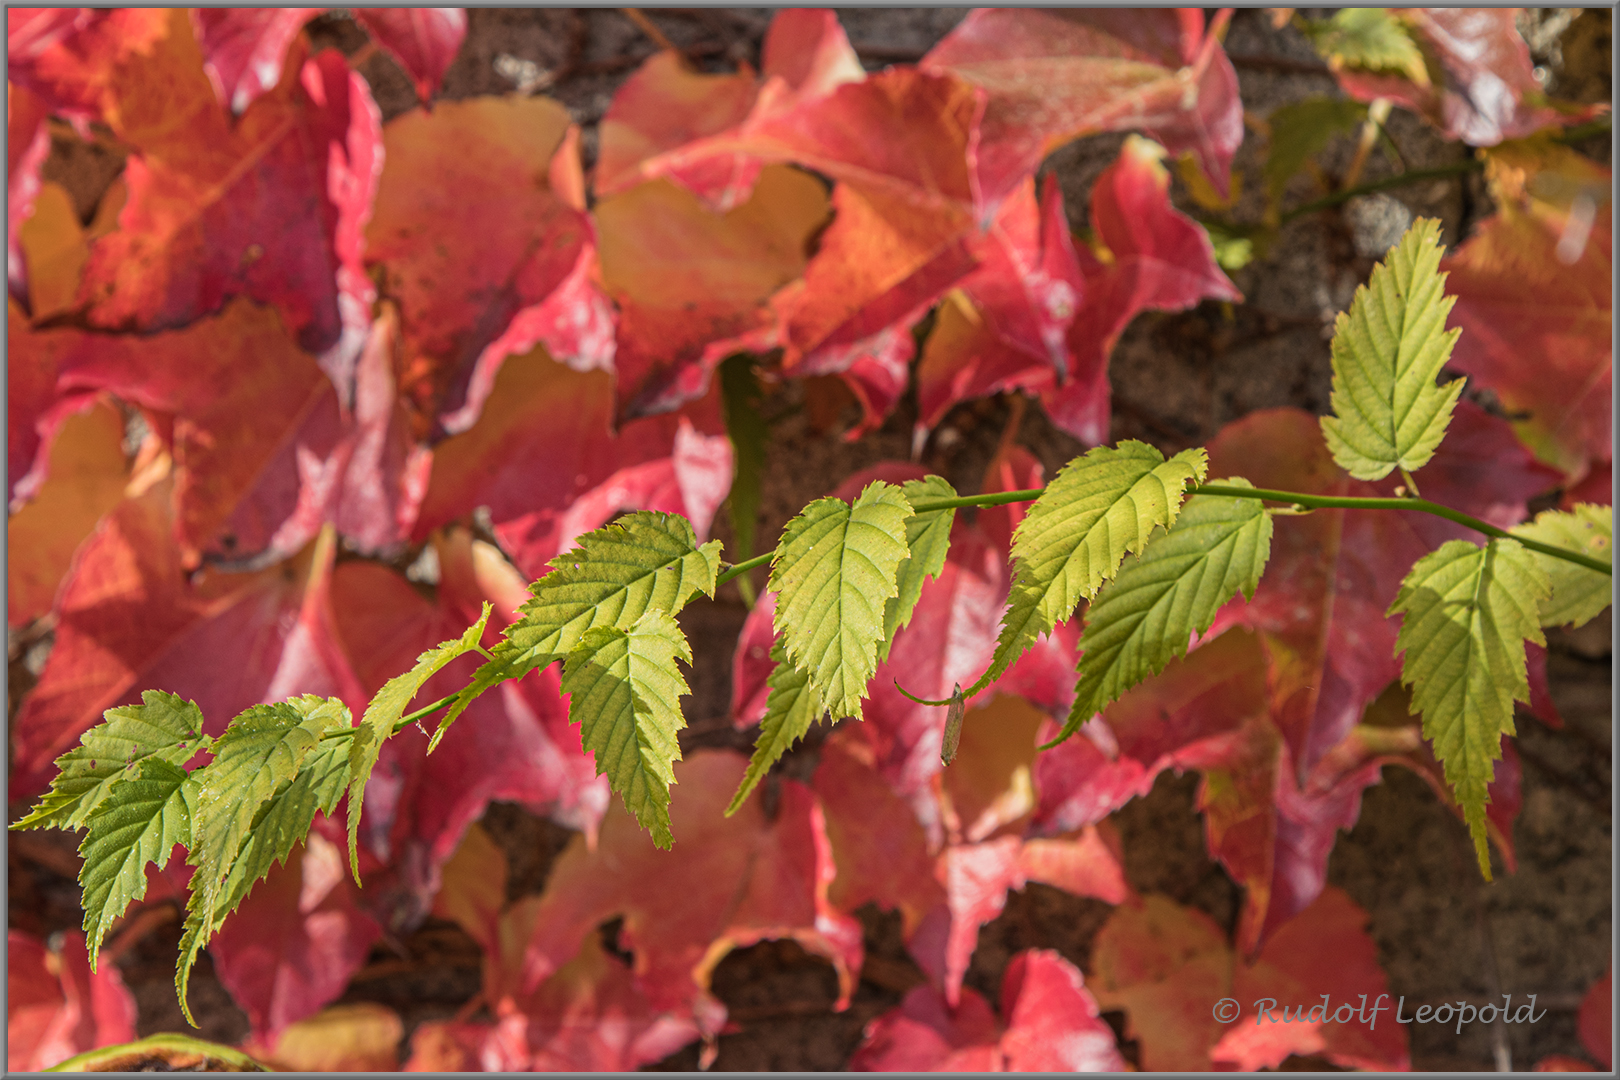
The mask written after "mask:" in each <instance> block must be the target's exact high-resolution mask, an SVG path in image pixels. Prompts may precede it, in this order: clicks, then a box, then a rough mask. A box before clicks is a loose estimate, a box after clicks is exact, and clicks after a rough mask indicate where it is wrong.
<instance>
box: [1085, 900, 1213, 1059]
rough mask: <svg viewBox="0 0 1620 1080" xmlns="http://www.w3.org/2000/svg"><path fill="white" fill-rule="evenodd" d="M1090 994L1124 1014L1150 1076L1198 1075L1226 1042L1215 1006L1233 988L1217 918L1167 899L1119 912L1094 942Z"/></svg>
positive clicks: (1112, 917) (1092, 946) (1133, 906)
mask: <svg viewBox="0 0 1620 1080" xmlns="http://www.w3.org/2000/svg"><path fill="white" fill-rule="evenodd" d="M1091 967H1092V974H1091V981H1090V983H1089V984H1088V988H1089V989H1090V990H1091V993H1092V994H1093V995H1094V996H1095V997H1096V999H1097V1002H1098V1004H1099V1005H1101V1006H1102V1008H1104V1009H1124V1010H1125V1014H1126V1021H1125V1034H1126V1037H1127V1038H1134V1039H1136V1040H1137V1041H1138V1043H1139V1044H1140V1055H1141V1067H1142V1069H1143V1070H1144V1071H1146V1072H1200V1071H1204V1070H1208V1069H1209V1068H1210V1060H1209V1051H1210V1048H1211V1047H1212V1046H1214V1045H1215V1043H1216V1041H1217V1040H1218V1039H1219V1038H1220V1037H1221V1035H1220V1031H1221V1025H1220V1023H1219V1022H1218V1021H1216V1020H1215V1018H1214V1016H1213V1015H1212V1013H1211V1008H1212V1006H1213V1005H1214V1004H1215V1003H1216V1002H1218V1001H1220V1000H1221V999H1222V998H1224V997H1227V996H1229V995H1230V993H1231V987H1232V957H1231V952H1230V950H1228V948H1227V945H1226V940H1225V936H1224V935H1223V934H1222V933H1221V931H1220V929H1219V927H1217V926H1216V925H1215V922H1214V920H1213V919H1211V918H1210V917H1209V916H1208V915H1205V914H1204V913H1203V912H1202V911H1198V910H1196V909H1194V908H1183V907H1180V906H1178V905H1177V904H1175V903H1173V902H1171V901H1170V900H1167V899H1165V898H1164V897H1162V896H1149V897H1146V898H1145V899H1144V900H1143V901H1142V903H1141V904H1140V905H1127V906H1125V907H1120V908H1116V909H1115V911H1114V913H1113V914H1112V915H1111V916H1109V918H1108V922H1106V923H1104V924H1103V928H1102V930H1100V931H1099V932H1098V934H1097V936H1096V938H1094V939H1093V940H1092V943H1091Z"/></svg>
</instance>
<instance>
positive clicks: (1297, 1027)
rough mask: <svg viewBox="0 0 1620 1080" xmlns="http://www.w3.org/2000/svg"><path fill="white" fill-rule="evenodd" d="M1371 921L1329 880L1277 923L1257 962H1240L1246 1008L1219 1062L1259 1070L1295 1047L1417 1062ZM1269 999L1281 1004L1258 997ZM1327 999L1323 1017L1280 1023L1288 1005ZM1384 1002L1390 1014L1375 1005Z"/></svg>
mask: <svg viewBox="0 0 1620 1080" xmlns="http://www.w3.org/2000/svg"><path fill="white" fill-rule="evenodd" d="M1367 921H1368V919H1367V913H1366V912H1365V911H1362V910H1361V908H1359V907H1357V906H1356V903H1355V901H1353V900H1351V899H1350V898H1349V897H1348V896H1346V895H1345V894H1344V893H1343V892H1342V891H1340V890H1339V889H1336V888H1333V887H1328V888H1326V889H1324V890H1323V891H1322V894H1321V895H1320V896H1319V897H1317V899H1316V900H1315V902H1313V903H1312V904H1311V905H1310V906H1309V907H1307V908H1306V909H1305V910H1304V911H1301V912H1300V913H1299V914H1298V915H1296V916H1295V917H1294V918H1293V919H1291V920H1289V921H1288V922H1287V923H1286V924H1284V925H1283V926H1282V927H1280V928H1279V929H1278V930H1277V932H1276V934H1274V935H1273V936H1272V937H1271V939H1270V940H1269V941H1267V942H1266V945H1265V948H1264V949H1262V950H1261V952H1260V955H1259V956H1258V957H1256V958H1255V961H1254V963H1253V964H1252V965H1250V964H1239V965H1238V966H1237V970H1236V973H1235V976H1234V978H1233V982H1232V992H1231V996H1232V997H1234V998H1236V999H1237V1000H1238V1001H1239V1002H1240V1003H1242V1005H1243V1006H1244V1012H1243V1015H1242V1016H1241V1017H1239V1018H1238V1020H1237V1021H1236V1023H1235V1024H1234V1025H1233V1026H1232V1027H1230V1028H1229V1029H1228V1030H1227V1033H1226V1034H1225V1035H1223V1036H1222V1037H1221V1040H1220V1042H1218V1043H1217V1044H1216V1045H1215V1047H1214V1049H1213V1050H1212V1051H1211V1057H1212V1058H1213V1060H1214V1063H1215V1064H1216V1066H1217V1067H1221V1066H1224V1067H1227V1068H1235V1069H1237V1070H1239V1071H1243V1072H1253V1071H1257V1070H1260V1069H1274V1068H1276V1067H1277V1066H1279V1065H1281V1064H1282V1062H1283V1060H1284V1059H1286V1058H1287V1057H1288V1056H1289V1055H1290V1054H1300V1055H1312V1054H1315V1055H1320V1056H1323V1057H1326V1058H1327V1059H1328V1060H1329V1061H1331V1062H1333V1063H1334V1064H1335V1065H1339V1066H1342V1067H1344V1068H1349V1069H1370V1070H1373V1071H1378V1072H1405V1071H1406V1070H1408V1069H1410V1068H1411V1067H1412V1066H1411V1059H1410V1058H1409V1057H1408V1055H1407V1040H1406V1031H1405V1029H1404V1028H1402V1027H1401V1025H1400V1024H1398V1023H1396V1022H1395V1018H1394V1010H1393V1004H1394V1003H1393V1001H1391V1000H1390V995H1389V994H1388V990H1389V983H1388V980H1387V979H1386V978H1385V976H1384V972H1383V969H1381V968H1380V967H1379V966H1378V955H1377V953H1378V950H1377V946H1376V945H1375V944H1374V942H1373V940H1372V938H1370V937H1369V936H1368V935H1367V931H1366V926H1367ZM1363 995H1365V996H1363ZM1267 998H1269V999H1271V1001H1272V1002H1273V1003H1274V1005H1273V1009H1274V1011H1272V1012H1270V1013H1266V1014H1262V1013H1260V1012H1259V1011H1258V1010H1257V1009H1256V1007H1255V1005H1254V1003H1255V1002H1257V1001H1261V1000H1263V999H1267ZM1324 1003H1325V1004H1326V1005H1327V1006H1328V1007H1327V1008H1324V1009H1323V1010H1322V1013H1323V1019H1313V1018H1312V1017H1311V1015H1310V1014H1308V1013H1307V1014H1306V1015H1305V1016H1304V1017H1301V1018H1297V1019H1293V1018H1291V1019H1290V1021H1289V1022H1287V1023H1279V1022H1278V1019H1277V1018H1278V1016H1279V1014H1280V1013H1281V1011H1282V1007H1283V1006H1289V1007H1291V1008H1293V1009H1300V1008H1304V1007H1307V1006H1322V1005H1324ZM1380 1006H1381V1007H1382V1010H1383V1013H1384V1014H1385V1015H1380V1013H1379V1012H1376V1011H1373V1010H1376V1009H1379V1008H1380ZM1380 1020H1381V1021H1382V1023H1380ZM1205 1067H1206V1068H1207V1067H1208V1066H1205Z"/></svg>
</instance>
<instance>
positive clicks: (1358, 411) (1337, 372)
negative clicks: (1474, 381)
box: [1321, 218, 1463, 480]
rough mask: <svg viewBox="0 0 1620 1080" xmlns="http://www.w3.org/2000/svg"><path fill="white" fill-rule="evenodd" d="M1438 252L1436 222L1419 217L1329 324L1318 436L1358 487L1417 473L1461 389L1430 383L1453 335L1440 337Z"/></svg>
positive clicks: (1442, 297)
mask: <svg viewBox="0 0 1620 1080" xmlns="http://www.w3.org/2000/svg"><path fill="white" fill-rule="evenodd" d="M1443 251H1444V249H1443V248H1442V247H1441V246H1440V223H1439V222H1438V221H1435V220H1433V219H1432V218H1419V219H1418V220H1417V222H1416V223H1414V224H1413V226H1412V227H1411V228H1410V229H1408V230H1407V232H1406V235H1405V236H1404V237H1402V238H1401V242H1400V243H1399V244H1396V245H1395V246H1394V247H1393V248H1390V250H1389V254H1388V255H1386V256H1384V261H1383V262H1381V263H1379V264H1378V265H1377V266H1375V267H1373V272H1372V278H1371V280H1369V281H1368V282H1367V284H1365V285H1362V286H1360V287H1359V288H1357V289H1356V296H1355V299H1354V300H1353V301H1352V302H1351V304H1350V310H1349V312H1347V313H1341V314H1340V315H1339V318H1338V321H1337V322H1336V323H1335V324H1334V332H1333V412H1334V414H1335V415H1333V416H1324V417H1322V420H1321V423H1322V435H1323V437H1324V438H1326V440H1327V445H1328V449H1329V450H1330V451H1332V453H1333V460H1334V461H1336V462H1338V463H1339V466H1340V467H1341V468H1343V469H1344V471H1345V472H1347V473H1349V474H1350V475H1351V476H1354V477H1355V478H1356V479H1358V480H1381V479H1383V478H1384V477H1386V476H1388V475H1389V474H1390V473H1391V472H1393V471H1394V470H1395V469H1405V470H1406V471H1407V472H1416V471H1417V470H1418V469H1421V468H1422V467H1423V466H1424V465H1427V464H1428V463H1429V459H1430V458H1431V457H1433V456H1434V448H1435V447H1437V446H1439V445H1440V440H1441V439H1443V438H1445V435H1446V426H1447V425H1448V424H1450V423H1451V411H1452V409H1453V408H1454V407H1455V406H1456V404H1457V395H1459V394H1461V393H1462V388H1463V380H1462V379H1453V380H1452V381H1451V382H1449V383H1446V384H1445V385H1444V386H1437V385H1436V384H1435V381H1434V378H1435V376H1436V375H1438V374H1439V373H1440V369H1441V368H1442V367H1444V366H1445V363H1446V360H1447V359H1448V358H1449V357H1450V356H1451V347H1452V346H1453V345H1455V344H1456V342H1457V335H1458V334H1460V333H1462V331H1461V330H1447V329H1446V316H1447V315H1449V314H1450V313H1451V307H1452V305H1453V304H1454V303H1455V302H1456V298H1455V297H1451V296H1447V295H1446V294H1445V284H1446V275H1445V274H1442V273H1441V272H1440V256H1441V254H1442V253H1443Z"/></svg>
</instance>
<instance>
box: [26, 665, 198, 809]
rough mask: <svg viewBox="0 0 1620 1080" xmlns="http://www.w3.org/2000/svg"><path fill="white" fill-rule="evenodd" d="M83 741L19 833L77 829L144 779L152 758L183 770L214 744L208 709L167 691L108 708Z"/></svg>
mask: <svg viewBox="0 0 1620 1080" xmlns="http://www.w3.org/2000/svg"><path fill="white" fill-rule="evenodd" d="M103 716H104V719H103V720H102V722H101V723H99V724H97V725H96V726H95V727H93V728H91V729H90V730H89V731H86V732H85V733H84V734H83V735H81V736H80V737H79V745H78V746H75V747H74V748H73V749H72V750H69V751H68V752H67V753H65V754H63V755H62V756H61V757H59V758H57V759H56V768H57V770H58V773H57V776H56V779H55V780H53V781H51V788H50V790H49V791H47V792H46V793H45V794H44V796H42V797H41V798H40V800H39V805H38V806H36V807H34V809H33V811H32V812H31V813H30V814H29V815H28V816H27V817H25V818H23V819H21V820H20V821H17V822H15V823H14V824H13V825H12V826H11V827H12V828H13V829H43V828H57V829H77V828H80V827H81V826H83V825H84V822H85V819H87V818H88V817H89V816H90V814H91V813H93V812H94V811H95V809H96V807H98V806H100V805H101V802H102V800H104V799H106V798H107V796H108V794H109V793H111V792H112V790H113V788H114V787H115V786H116V785H118V784H119V783H120V782H121V781H123V780H125V779H127V778H130V777H135V776H138V775H140V763H141V762H143V761H145V760H147V759H149V758H155V759H157V760H161V761H166V762H168V763H169V764H170V765H174V766H183V765H185V763H186V762H187V761H189V760H191V757H192V755H194V754H195V753H196V752H197V751H198V750H202V749H206V748H207V747H208V745H209V740H208V737H207V736H206V735H204V734H203V733H202V726H203V715H202V710H201V709H199V708H197V706H196V704H195V703H194V702H190V701H183V700H182V699H180V698H178V697H176V696H175V695H173V694H166V693H164V692H163V691H161V690H148V691H146V692H145V693H143V694H142V695H141V704H139V705H121V706H119V707H118V708H116V709H108V710H107V711H106V713H104V714H103Z"/></svg>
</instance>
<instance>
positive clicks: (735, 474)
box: [720, 353, 771, 562]
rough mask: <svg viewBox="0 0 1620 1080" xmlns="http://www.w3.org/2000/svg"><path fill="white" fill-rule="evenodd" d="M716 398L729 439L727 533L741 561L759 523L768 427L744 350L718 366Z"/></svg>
mask: <svg viewBox="0 0 1620 1080" xmlns="http://www.w3.org/2000/svg"><path fill="white" fill-rule="evenodd" d="M720 395H721V397H720V401H721V404H722V405H723V406H724V409H725V414H726V434H727V435H728V436H729V437H730V438H731V460H732V463H733V471H732V477H731V494H730V495H728V496H727V497H726V502H727V504H728V505H729V506H730V508H731V533H732V536H733V537H735V539H736V545H737V554H736V555H735V556H734V557H733V558H732V561H733V562H745V561H747V560H748V559H750V558H752V557H753V554H754V530H755V527H756V526H757V525H758V523H759V504H760V491H761V489H762V487H763V483H764V480H763V475H764V468H765V445H766V443H767V442H769V440H770V436H771V429H770V427H769V425H767V424H766V423H765V418H764V417H763V416H761V415H760V414H759V401H760V388H759V378H758V377H757V376H756V375H755V374H754V360H753V358H752V357H751V356H749V355H748V354H746V353H738V354H737V355H735V356H731V357H727V358H726V360H725V362H724V363H722V364H721V365H720Z"/></svg>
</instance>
